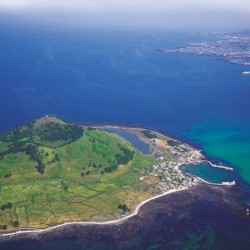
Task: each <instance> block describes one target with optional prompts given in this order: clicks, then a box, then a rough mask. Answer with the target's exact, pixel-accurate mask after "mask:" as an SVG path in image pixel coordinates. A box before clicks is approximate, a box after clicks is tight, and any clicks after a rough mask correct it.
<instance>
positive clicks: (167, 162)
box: [142, 139, 203, 192]
mask: <svg viewBox="0 0 250 250" xmlns="http://www.w3.org/2000/svg"><path fill="white" fill-rule="evenodd" d="M155 140H157V142H156V143H153V144H151V149H152V151H153V153H154V155H155V157H156V158H155V163H154V165H153V166H152V167H151V168H150V169H149V170H147V172H146V174H147V176H144V177H143V178H149V177H151V176H153V177H156V178H158V179H159V183H158V184H157V188H158V189H159V190H160V191H161V192H166V191H168V190H171V189H177V190H178V189H182V188H187V187H192V186H194V185H196V183H197V178H196V177H193V176H190V175H186V174H184V173H183V172H182V171H181V166H183V165H188V164H199V163H201V162H202V161H203V155H202V154H201V153H200V152H199V151H198V150H195V149H193V148H192V147H190V146H189V145H186V144H183V143H180V142H178V141H175V142H176V145H174V146H171V145H169V144H168V143H166V142H165V144H164V143H161V144H160V143H159V141H160V140H158V139H154V142H155ZM159 145H162V146H159ZM143 178H142V180H143Z"/></svg>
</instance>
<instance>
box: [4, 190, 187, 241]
mask: <svg viewBox="0 0 250 250" xmlns="http://www.w3.org/2000/svg"><path fill="white" fill-rule="evenodd" d="M187 189H188V187H185V188H180V189H171V190H169V191H167V192H165V193H162V194H159V195H156V196H154V197H151V198H149V199H147V200H145V201H143V202H142V203H140V204H139V205H138V206H137V207H136V209H135V211H134V212H133V213H132V214H130V215H128V216H126V217H122V218H119V219H116V220H111V221H102V222H97V221H89V222H86V221H70V222H64V223H62V224H59V225H56V226H52V227H49V228H45V229H28V228H27V229H19V230H17V231H14V232H11V233H3V234H0V239H1V238H3V237H13V236H15V235H24V234H38V233H45V232H50V231H53V230H56V229H59V228H63V227H67V226H70V225H110V224H118V223H121V222H123V221H125V220H128V219H129V218H131V217H134V216H136V215H137V214H138V212H139V210H140V208H141V207H142V206H143V205H144V204H146V203H148V202H150V201H152V200H155V199H158V198H160V197H163V196H165V195H168V194H172V193H176V192H180V191H184V190H187Z"/></svg>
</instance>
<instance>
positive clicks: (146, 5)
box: [0, 0, 250, 31]
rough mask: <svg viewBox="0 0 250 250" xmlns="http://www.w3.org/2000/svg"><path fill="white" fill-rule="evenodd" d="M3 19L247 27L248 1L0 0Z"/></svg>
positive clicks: (100, 25)
mask: <svg viewBox="0 0 250 250" xmlns="http://www.w3.org/2000/svg"><path fill="white" fill-rule="evenodd" d="M0 18H1V20H2V21H5V22H18V23H20V22H21V23H24V24H25V23H27V24H33V25H37V24H39V25H45V26H62V27H72V26H75V27H78V26H79V27H90V28H96V27H97V28H129V29H151V28H154V29H155V28H159V29H167V30H169V29H170V30H192V29H193V30H215V31H218V30H221V31H222V30H242V29H247V28H249V24H250V2H249V1H246V0H239V1H237V3H236V2H235V1H232V0H229V1H226V0H223V1H220V2H219V3H218V1H215V0H211V1H209V2H206V3H204V2H202V3H201V1H198V0H191V1H184V0H177V1H170V0H165V1H163V0H154V1H153V0H134V1H132V0H125V1H122V0H105V1H100V0H92V1H91V2H89V1H79V0H73V1H66V0H60V1H52V0H43V1H41V0H36V1H35V0H0Z"/></svg>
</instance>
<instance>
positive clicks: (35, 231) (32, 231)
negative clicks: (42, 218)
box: [0, 123, 235, 239]
mask: <svg viewBox="0 0 250 250" xmlns="http://www.w3.org/2000/svg"><path fill="white" fill-rule="evenodd" d="M82 125H83V124H82ZM89 125H90V124H89ZM90 126H91V127H94V128H100V129H105V128H116V129H124V130H129V129H144V128H145V129H148V128H147V127H143V126H139V125H138V126H126V125H117V124H112V125H110V124H96V123H95V124H91V125H90ZM149 130H150V131H152V132H154V133H156V134H158V135H159V136H162V137H164V138H166V139H172V140H175V141H180V140H179V139H176V138H173V137H170V136H168V135H166V134H164V133H161V132H159V131H157V130H152V129H149ZM135 134H136V133H135ZM183 144H185V145H187V146H189V147H191V148H192V149H193V150H194V152H195V153H197V154H199V155H201V156H202V157H204V155H203V154H202V153H201V150H198V149H195V148H194V147H193V146H190V145H189V144H188V143H186V142H183ZM204 158H205V157H204ZM203 161H204V162H208V163H209V164H210V165H211V166H212V167H220V166H217V165H215V164H213V163H212V162H211V161H209V160H203ZM190 163H192V162H190ZM182 165H183V164H182ZM182 165H180V166H178V167H179V168H180V169H181V166H182ZM220 168H223V169H225V170H233V169H232V168H229V167H225V166H221V167H220ZM191 176H193V177H196V178H197V180H198V181H201V182H203V183H205V184H208V185H213V186H232V185H235V182H222V183H210V182H208V181H206V180H204V179H202V178H200V177H198V176H195V175H191ZM197 185H199V182H197V184H195V186H197ZM190 188H191V187H184V188H180V189H176V188H174V189H170V190H168V191H166V192H163V193H161V194H159V195H156V196H153V197H150V198H148V199H147V200H145V201H143V202H141V203H140V204H138V205H137V206H136V208H135V210H134V212H133V213H131V214H129V215H127V216H125V217H121V218H118V219H114V220H110V221H99V222H98V221H69V222H64V223H61V224H58V225H55V226H51V227H48V228H44V229H39V228H33V229H32V228H20V229H17V230H15V231H9V232H6V233H4V232H1V233H0V239H4V238H7V237H13V236H16V235H25V234H39V233H44V232H50V231H53V230H57V229H59V228H63V227H66V226H70V225H111V224H119V223H122V222H123V221H126V220H128V219H130V218H132V217H134V216H136V215H137V214H138V213H139V211H140V208H141V207H142V206H143V205H144V204H146V203H148V202H150V201H152V200H155V199H158V198H160V197H163V196H166V195H168V194H172V193H176V192H180V191H184V190H188V189H190Z"/></svg>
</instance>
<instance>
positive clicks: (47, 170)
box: [0, 117, 154, 229]
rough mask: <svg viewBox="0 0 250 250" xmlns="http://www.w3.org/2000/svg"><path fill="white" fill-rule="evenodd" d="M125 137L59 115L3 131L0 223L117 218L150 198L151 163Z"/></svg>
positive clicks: (35, 224) (10, 226) (9, 225)
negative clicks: (143, 178)
mask: <svg viewBox="0 0 250 250" xmlns="http://www.w3.org/2000/svg"><path fill="white" fill-rule="evenodd" d="M153 160H154V159H153V156H151V155H142V154H141V153H139V152H138V151H137V150H136V149H135V148H134V147H132V146H131V144H130V143H128V142H127V141H126V140H124V139H123V138H121V137H118V136H116V135H114V134H111V133H108V132H105V131H103V130H100V129H94V128H90V127H83V126H80V125H78V124H74V123H69V122H66V121H63V120H60V119H58V118H55V117H43V118H40V119H38V120H34V121H29V122H26V123H24V124H23V125H21V126H19V127H17V128H16V129H13V130H11V131H8V132H5V133H2V134H0V227H1V228H2V229H6V227H7V229H13V228H15V227H18V226H20V227H40V228H41V227H42V228H43V227H48V226H51V225H54V224H58V223H62V222H64V221H70V220H85V221H86V220H91V219H96V218H103V217H107V216H114V217H116V216H118V215H119V214H120V210H119V208H118V207H119V206H120V207H121V206H124V205H125V204H126V206H128V207H129V208H131V209H134V207H135V205H137V204H138V203H139V202H140V201H141V200H144V199H145V198H147V197H149V196H150V192H151V191H150V186H148V185H146V184H144V183H142V182H140V181H139V180H138V179H139V177H140V176H141V175H143V174H144V171H145V170H146V169H148V168H149V167H150V166H151V165H152V163H153Z"/></svg>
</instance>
